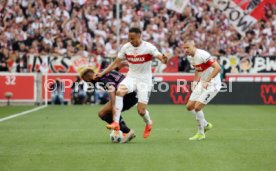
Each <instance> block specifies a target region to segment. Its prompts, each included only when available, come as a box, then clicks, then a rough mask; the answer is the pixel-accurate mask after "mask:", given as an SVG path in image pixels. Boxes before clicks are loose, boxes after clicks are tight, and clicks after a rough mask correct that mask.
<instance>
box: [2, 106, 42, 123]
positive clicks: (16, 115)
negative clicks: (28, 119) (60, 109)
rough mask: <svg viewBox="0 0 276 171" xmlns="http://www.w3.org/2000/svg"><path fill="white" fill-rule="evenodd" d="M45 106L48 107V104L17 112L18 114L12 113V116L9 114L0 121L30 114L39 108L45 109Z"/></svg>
mask: <svg viewBox="0 0 276 171" xmlns="http://www.w3.org/2000/svg"><path fill="white" fill-rule="evenodd" d="M45 107H47V106H40V107H36V108H34V109H31V110H26V111H24V112H20V113H16V114H13V115H10V116H8V117H5V118H1V119H0V122H3V121H6V120H9V119H12V118H16V117H18V116H22V115H27V114H29V113H32V112H35V111H38V110H40V109H44V108H45Z"/></svg>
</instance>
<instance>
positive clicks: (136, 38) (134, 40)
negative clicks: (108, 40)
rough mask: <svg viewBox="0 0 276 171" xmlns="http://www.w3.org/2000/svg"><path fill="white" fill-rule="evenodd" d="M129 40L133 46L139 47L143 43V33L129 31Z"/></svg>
mask: <svg viewBox="0 0 276 171" xmlns="http://www.w3.org/2000/svg"><path fill="white" fill-rule="evenodd" d="M128 41H129V42H130V43H131V44H132V46H134V47H137V46H139V45H140V43H141V35H140V34H138V33H128Z"/></svg>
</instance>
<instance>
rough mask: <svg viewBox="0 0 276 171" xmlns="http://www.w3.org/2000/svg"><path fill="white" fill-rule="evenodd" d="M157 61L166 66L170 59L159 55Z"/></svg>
mask: <svg viewBox="0 0 276 171" xmlns="http://www.w3.org/2000/svg"><path fill="white" fill-rule="evenodd" d="M157 59H159V60H160V61H161V62H162V63H163V64H166V63H167V62H168V57H167V56H166V55H164V54H161V55H158V56H157Z"/></svg>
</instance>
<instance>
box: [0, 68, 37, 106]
mask: <svg viewBox="0 0 276 171" xmlns="http://www.w3.org/2000/svg"><path fill="white" fill-rule="evenodd" d="M35 90H36V89H35V75H34V74H23V75H22V74H4V73H1V74H0V101H6V100H7V99H6V98H5V93H7V92H11V93H12V94H13V96H12V98H11V101H22V102H31V101H35V98H36V94H35V93H36V92H35Z"/></svg>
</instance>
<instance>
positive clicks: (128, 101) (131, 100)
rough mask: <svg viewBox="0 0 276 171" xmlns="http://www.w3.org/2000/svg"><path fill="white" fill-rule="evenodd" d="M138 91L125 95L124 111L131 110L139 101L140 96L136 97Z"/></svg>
mask: <svg viewBox="0 0 276 171" xmlns="http://www.w3.org/2000/svg"><path fill="white" fill-rule="evenodd" d="M136 95H137V94H136V92H132V93H129V94H127V95H125V96H124V106H123V110H122V112H123V111H126V110H129V109H130V108H132V107H133V106H134V105H136V103H137V102H138V98H137V97H136Z"/></svg>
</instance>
